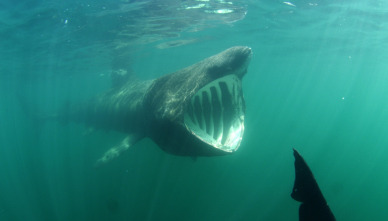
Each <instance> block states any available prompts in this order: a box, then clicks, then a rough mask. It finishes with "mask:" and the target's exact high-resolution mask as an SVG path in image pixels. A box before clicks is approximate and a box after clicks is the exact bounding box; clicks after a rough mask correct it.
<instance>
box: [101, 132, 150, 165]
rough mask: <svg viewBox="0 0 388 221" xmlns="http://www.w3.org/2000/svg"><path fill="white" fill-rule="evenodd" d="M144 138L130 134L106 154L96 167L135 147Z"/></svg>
mask: <svg viewBox="0 0 388 221" xmlns="http://www.w3.org/2000/svg"><path fill="white" fill-rule="evenodd" d="M142 138H143V136H142V135H140V134H130V135H128V136H126V137H125V138H124V140H123V141H121V143H120V144H119V145H117V146H114V147H112V148H110V149H109V150H108V151H106V152H105V153H104V155H103V156H102V157H101V158H100V159H98V160H97V162H96V164H95V166H96V167H98V166H101V165H102V164H105V163H107V162H109V161H111V160H113V159H115V158H116V157H118V156H120V154H122V153H123V152H124V151H126V150H128V149H129V148H130V147H131V146H133V145H134V144H135V143H137V142H138V141H139V140H141V139H142Z"/></svg>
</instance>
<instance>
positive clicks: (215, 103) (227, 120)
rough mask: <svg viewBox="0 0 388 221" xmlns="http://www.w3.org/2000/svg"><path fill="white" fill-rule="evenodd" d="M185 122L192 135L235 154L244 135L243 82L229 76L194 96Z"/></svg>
mask: <svg viewBox="0 0 388 221" xmlns="http://www.w3.org/2000/svg"><path fill="white" fill-rule="evenodd" d="M187 106H188V107H187V111H186V112H185V114H184V123H185V126H186V128H187V130H189V131H190V132H191V133H192V134H193V135H195V136H196V137H197V138H198V139H200V140H202V141H203V142H205V143H207V144H208V145H210V146H213V147H214V148H217V149H219V150H222V151H224V152H234V151H236V150H237V149H238V147H239V146H240V143H241V140H242V136H243V133H244V114H245V101H244V97H243V93H242V86H241V79H240V78H239V77H238V76H237V75H234V74H232V75H227V76H224V77H221V78H218V79H216V80H214V81H212V82H210V83H209V84H207V85H205V86H204V87H202V88H201V89H199V90H198V91H197V93H196V94H195V95H194V96H192V98H191V101H190V102H189V104H188V105H187Z"/></svg>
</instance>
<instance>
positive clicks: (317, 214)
mask: <svg viewBox="0 0 388 221" xmlns="http://www.w3.org/2000/svg"><path fill="white" fill-rule="evenodd" d="M294 157H295V182H294V187H293V189H292V193H291V197H292V198H293V199H294V200H296V201H299V202H302V204H301V205H300V207H299V220H300V221H335V220H336V219H335V217H334V215H333V213H332V212H331V210H330V207H329V205H327V202H326V200H325V198H324V197H323V194H322V192H321V190H320V189H319V186H318V183H317V181H316V180H315V178H314V175H313V173H312V172H311V170H310V168H309V166H308V165H307V163H306V161H304V159H303V157H302V156H301V155H300V154H299V153H298V151H296V150H295V149H294Z"/></svg>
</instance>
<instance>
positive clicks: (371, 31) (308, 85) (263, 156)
mask: <svg viewBox="0 0 388 221" xmlns="http://www.w3.org/2000/svg"><path fill="white" fill-rule="evenodd" d="M156 2H159V3H156ZM161 2H163V3H164V4H161ZM210 2H212V1H210ZM214 2H216V1H214ZM219 2H220V1H218V3H217V4H216V5H215V6H212V7H221V6H223V7H232V6H227V4H223V5H221V6H220V4H221V3H219ZM190 4H191V6H195V5H198V4H199V3H198V2H195V1H192V2H191V1H182V2H180V1H170V0H166V1H155V2H152V1H148V2H145V3H142V4H140V3H139V2H138V3H136V2H135V1H102V0H101V1H98V2H97V1H81V2H79V1H78V2H71V1H65V2H59V1H43V0H41V1H38V0H36V1H18V3H14V2H11V1H9V2H8V1H4V2H2V3H0V40H1V41H0V42H1V43H0V47H1V48H0V49H1V53H0V75H1V76H0V93H1V94H0V95H1V96H0V119H1V120H0V174H1V177H2V178H1V179H0V220H7V221H8V220H10V221H14V220H15V221H18V220H23V221H24V220H28V221H30V220H31V221H35V220H36V221H38V220H39V221H41V220H76V221H78V220H79V221H81V220H82V221H86V220H93V221H96V220H268V221H273V220H279V221H283V220H298V207H299V203H297V202H296V201H294V200H292V199H291V197H290V193H291V189H292V186H293V182H294V168H293V161H294V159H293V156H292V148H296V149H298V150H299V152H300V153H301V154H302V155H303V156H304V158H305V160H306V161H307V163H308V164H309V165H310V167H311V169H312V171H313V172H314V174H315V177H316V179H317V181H318V183H319V185H320V187H321V189H322V192H323V194H324V195H325V198H326V199H327V201H328V203H329V205H330V207H331V209H332V211H333V213H334V215H335V216H336V218H337V220H343V221H346V220H349V221H350V220H351V221H356V220H386V219H387V217H388V210H386V205H387V204H388V200H387V199H388V192H387V190H386V186H387V185H388V175H387V174H388V164H387V163H386V162H387V161H388V149H387V146H388V136H387V133H388V100H387V98H386V94H388V75H387V70H388V68H387V67H388V66H387V63H386V61H387V58H388V56H387V55H388V49H387V48H388V47H387V44H388V41H387V38H388V14H387V11H388V3H387V2H385V1H378V0H376V1H366V0H357V1H356V0H352V1H335V2H334V1H333V2H332V1H290V2H288V3H287V2H286V3H285V2H283V1H263V0H258V1H253V0H251V1H244V2H243V1H241V2H237V3H235V4H234V5H233V7H234V8H233V9H234V10H235V13H229V14H228V13H226V14H210V13H206V12H204V10H205V9H198V10H197V9H187V10H186V11H185V9H184V8H185V7H186V8H187V7H188V5H190ZM178 9H179V10H178ZM193 10H197V11H193ZM201 10H202V11H201ZM209 10H210V9H209ZM245 12H247V13H246V15H245V16H244V14H245ZM232 15H233V16H232ZM235 20H238V21H235ZM234 21H235V22H234ZM234 45H248V46H250V47H251V48H252V50H253V57H252V60H251V64H250V66H249V70H248V74H247V75H246V76H245V77H244V79H243V89H244V95H245V99H246V106H247V110H246V125H245V127H246V130H245V134H244V139H243V142H242V144H241V146H240V149H239V150H238V151H237V152H236V153H235V154H233V155H230V156H224V157H211V158H198V159H197V160H193V159H191V158H186V157H177V156H172V155H168V154H166V153H164V152H163V151H161V150H160V149H159V148H158V147H157V146H156V144H154V143H153V142H152V141H151V140H149V139H145V140H143V141H141V142H140V143H138V144H136V146H135V147H134V148H133V149H131V150H130V151H128V152H127V153H125V154H124V155H123V156H121V157H120V158H119V159H117V160H115V161H114V162H112V163H110V164H108V165H106V166H105V167H103V168H100V169H95V168H94V167H93V164H94V163H95V161H96V160H97V159H98V158H99V157H100V156H101V155H102V154H103V153H104V152H105V151H106V150H107V149H108V148H109V147H111V146H113V145H116V144H117V143H118V142H119V141H120V140H121V139H122V138H123V136H124V135H122V134H119V133H116V132H114V131H92V132H90V131H89V130H88V128H87V127H85V126H84V125H77V124H72V123H70V124H67V125H62V124H59V123H57V122H46V123H43V122H40V121H39V122H36V121H34V120H32V119H31V117H30V115H31V113H32V114H33V115H48V114H51V113H55V111H57V110H58V109H60V108H61V107H62V106H63V105H64V104H65V103H67V102H77V101H81V100H83V99H87V98H90V97H92V96H93V95H96V94H98V93H101V92H103V91H105V90H106V89H108V88H109V87H110V76H109V74H110V70H111V69H112V66H115V65H117V66H120V67H122V66H125V67H126V68H130V69H131V70H132V71H133V72H134V73H135V74H136V76H138V78H140V79H144V80H146V79H152V78H156V77H159V76H162V75H164V74H167V73H170V72H173V71H175V70H179V69H180V68H184V67H186V66H188V65H191V64H193V63H195V62H197V61H199V60H201V59H203V58H206V57H208V56H211V55H213V54H216V53H218V52H220V51H222V50H224V49H226V48H228V47H231V46H234ZM173 46H176V47H173ZM19 97H22V98H24V99H26V100H27V102H26V105H21V102H20V101H19V100H20V98H19Z"/></svg>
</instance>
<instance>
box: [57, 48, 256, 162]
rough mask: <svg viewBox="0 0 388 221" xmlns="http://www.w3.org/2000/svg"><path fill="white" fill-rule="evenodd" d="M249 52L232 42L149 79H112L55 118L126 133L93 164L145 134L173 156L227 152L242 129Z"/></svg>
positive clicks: (237, 141) (236, 143) (234, 147)
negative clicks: (103, 88) (107, 85)
mask: <svg viewBox="0 0 388 221" xmlns="http://www.w3.org/2000/svg"><path fill="white" fill-rule="evenodd" d="M251 55H252V51H251V49H250V48H249V47H244V46H236V47H232V48H229V49H227V50H225V51H223V52H221V53H219V54H216V55H214V56H211V57H209V58H206V59H204V60H202V61H200V62H198V63H196V64H193V65H191V66H189V67H186V68H184V69H181V70H179V71H176V72H174V73H171V74H167V75H164V76H162V77H160V78H157V79H154V80H150V81H131V80H128V81H126V82H123V80H116V81H115V82H119V83H116V84H115V86H114V87H112V88H111V89H110V90H108V91H107V92H105V93H102V94H100V95H98V96H96V97H94V98H93V99H90V100H87V101H85V102H82V103H78V104H73V105H69V106H68V107H67V108H66V110H65V111H64V113H65V114H63V115H62V116H61V118H62V119H63V120H64V121H66V122H69V121H72V122H76V123H84V124H85V125H87V126H91V127H94V128H101V129H105V130H115V131H119V132H122V133H125V134H127V136H126V137H125V139H124V140H123V141H122V142H121V143H120V144H118V145H117V146H114V147H112V148H110V149H109V150H108V151H107V152H106V153H105V154H104V155H103V156H102V157H101V158H100V159H99V160H98V161H97V164H98V165H99V164H102V163H106V162H108V161H110V160H111V159H113V158H115V157H117V156H119V155H120V154H121V153H122V152H123V151H125V150H127V149H129V148H130V147H131V146H133V145H134V144H135V143H136V142H138V141H139V140H141V139H143V138H145V137H148V138H151V139H152V140H153V141H154V142H155V143H156V144H157V145H158V146H159V147H160V148H161V149H162V150H163V151H165V152H167V153H170V154H174V155H180V156H192V157H197V156H217V155H225V154H230V153H233V152H235V151H236V150H237V149H238V148H239V146H240V143H241V140H242V137H243V133H244V115H245V101H244V97H243V92H242V84H241V81H242V78H243V77H244V75H245V74H246V73H247V68H248V65H249V62H250V58H251ZM113 77H114V76H113ZM115 79H120V78H117V77H116V78H115ZM120 82H121V83H120Z"/></svg>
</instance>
